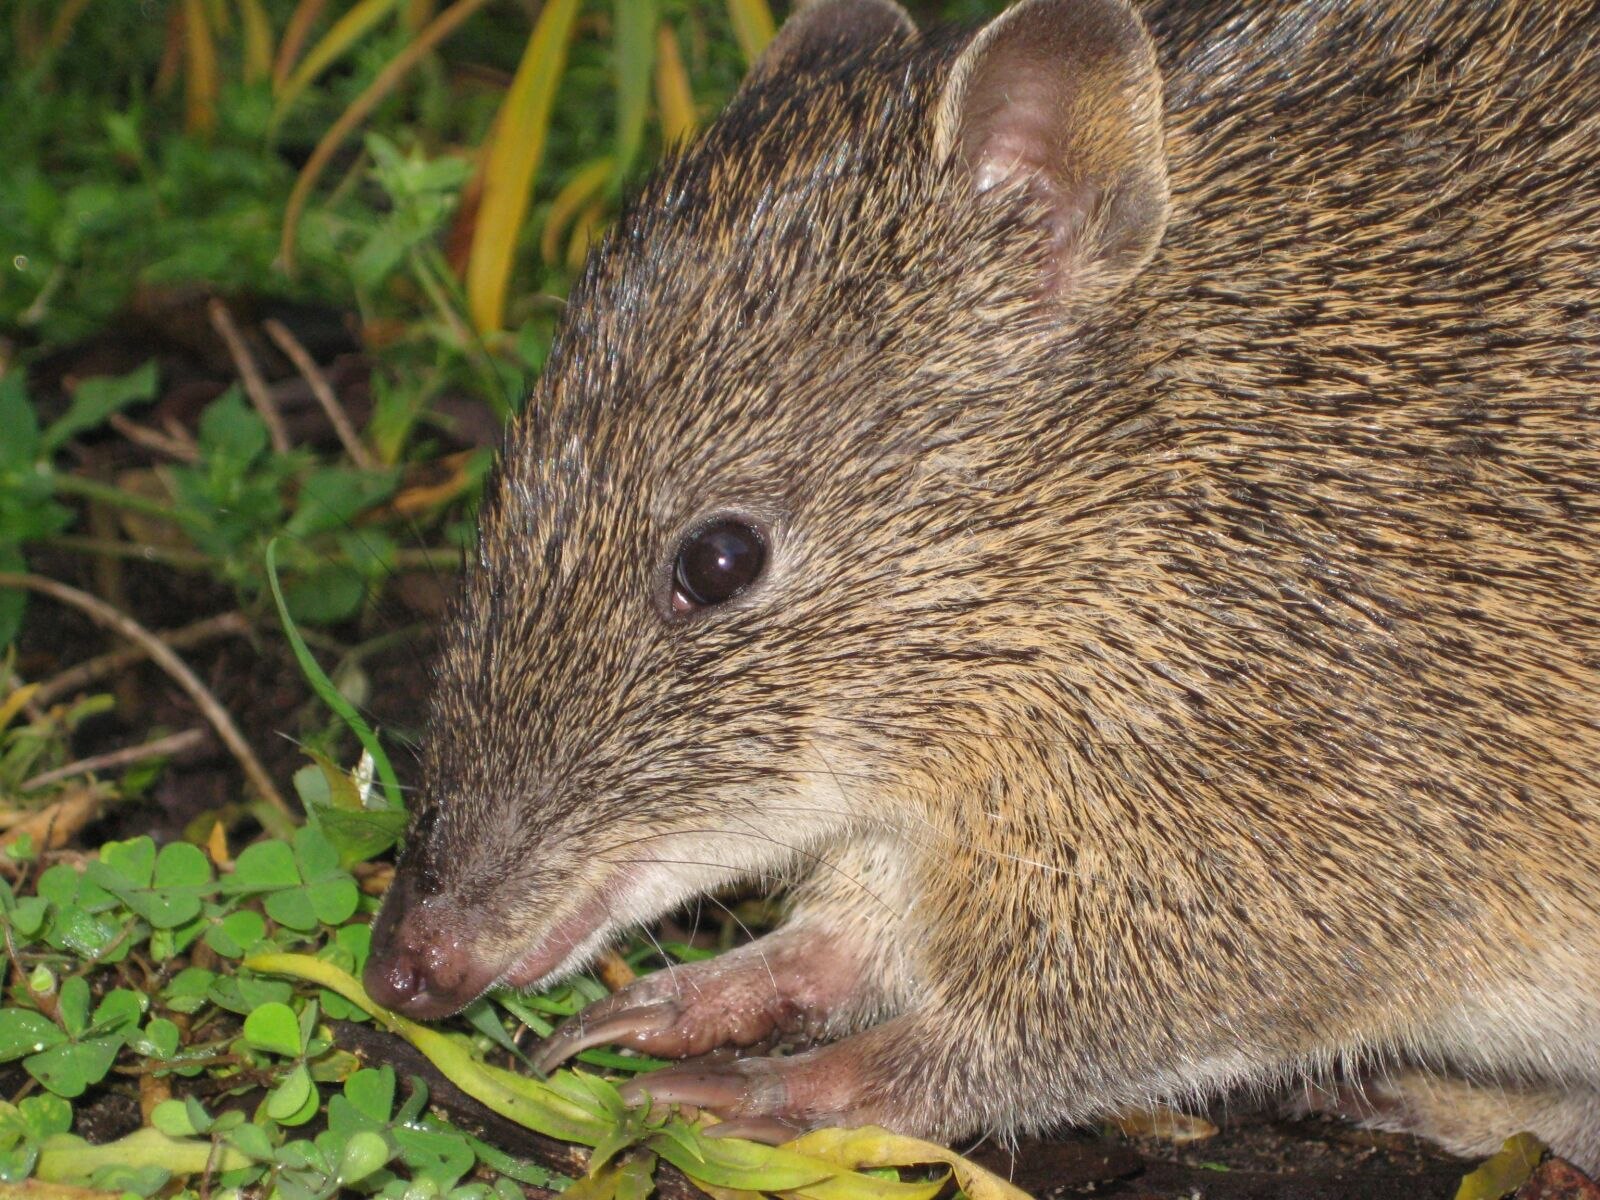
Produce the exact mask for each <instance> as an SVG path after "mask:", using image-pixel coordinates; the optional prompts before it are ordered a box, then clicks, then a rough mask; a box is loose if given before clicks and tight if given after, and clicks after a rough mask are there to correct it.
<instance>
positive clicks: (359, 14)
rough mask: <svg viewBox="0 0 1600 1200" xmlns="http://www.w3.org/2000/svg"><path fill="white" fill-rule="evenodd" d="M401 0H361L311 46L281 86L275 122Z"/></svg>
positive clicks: (273, 119) (273, 111)
mask: <svg viewBox="0 0 1600 1200" xmlns="http://www.w3.org/2000/svg"><path fill="white" fill-rule="evenodd" d="M398 3H399V0H361V2H360V3H359V4H357V5H355V7H353V8H352V9H351V10H350V11H349V12H347V13H345V14H344V16H342V17H340V18H339V19H338V20H337V21H335V22H334V23H333V28H332V29H330V30H328V32H327V33H325V34H324V35H323V37H322V40H321V41H320V42H318V43H317V44H316V45H315V46H313V47H311V51H310V53H308V54H307V55H306V56H305V58H304V60H302V61H301V63H300V65H299V66H298V67H296V68H295V69H294V70H293V71H291V72H290V73H289V77H288V78H287V79H285V80H284V81H283V87H281V88H280V89H279V90H278V95H277V103H275V104H274V105H273V107H272V125H273V127H276V126H277V124H278V122H279V121H281V120H282V119H283V115H284V113H286V112H288V111H289V108H290V106H291V105H292V104H294V102H295V100H296V99H297V98H298V97H299V95H300V93H301V92H303V91H305V90H306V86H307V85H308V84H309V83H310V82H311V81H312V80H313V79H315V78H316V77H317V76H318V75H320V74H322V72H324V71H326V70H327V69H328V68H329V67H330V66H332V65H333V63H335V62H337V61H338V60H339V58H340V57H342V56H343V55H344V54H345V53H346V52H348V51H349V49H350V48H351V47H352V46H354V45H355V44H356V43H357V42H359V41H360V40H361V39H362V38H364V37H366V35H367V34H368V33H369V32H371V30H372V27H373V26H374V25H376V24H377V23H378V22H379V21H381V20H383V19H384V18H385V17H387V16H388V15H389V14H390V13H391V12H393V11H394V9H395V5H396V4H398Z"/></svg>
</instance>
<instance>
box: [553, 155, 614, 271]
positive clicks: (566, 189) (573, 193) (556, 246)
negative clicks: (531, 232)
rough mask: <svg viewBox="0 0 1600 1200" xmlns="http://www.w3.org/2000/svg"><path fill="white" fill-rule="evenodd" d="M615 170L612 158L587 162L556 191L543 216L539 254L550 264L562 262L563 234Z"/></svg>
mask: <svg viewBox="0 0 1600 1200" xmlns="http://www.w3.org/2000/svg"><path fill="white" fill-rule="evenodd" d="M615 169H616V163H615V161H614V160H613V159H610V158H597V159H595V160H594V161H592V162H587V163H584V164H583V166H581V167H579V168H578V169H577V170H576V171H574V172H573V174H572V178H571V179H569V180H567V182H566V183H565V184H564V185H563V186H562V188H561V190H560V191H559V192H557V193H556V198H555V199H554V200H552V201H551V202H550V213H549V215H548V216H546V217H545V219H544V229H542V230H541V231H540V233H539V255H540V257H541V258H543V259H544V261H545V262H546V263H547V264H549V265H550V266H552V267H553V266H555V265H556V263H557V262H559V261H560V259H561V235H562V234H563V233H565V232H566V231H567V226H568V225H569V224H571V222H572V219H573V217H574V216H575V215H576V214H577V213H578V211H579V210H580V209H582V208H583V206H584V205H585V204H588V203H589V202H590V201H591V200H593V199H594V198H595V196H597V195H598V194H599V192H600V189H601V188H603V187H605V185H606V184H607V182H609V181H610V179H611V177H612V175H613V174H614V173H615Z"/></svg>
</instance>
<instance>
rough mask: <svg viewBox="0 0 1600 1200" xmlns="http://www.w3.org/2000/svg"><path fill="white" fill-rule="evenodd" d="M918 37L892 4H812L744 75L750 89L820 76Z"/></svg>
mask: <svg viewBox="0 0 1600 1200" xmlns="http://www.w3.org/2000/svg"><path fill="white" fill-rule="evenodd" d="M916 36H917V26H916V23H915V22H914V21H912V19H911V18H910V17H909V16H908V15H907V14H906V10H905V9H903V8H901V7H900V6H899V5H898V4H896V3H894V2H893V0H812V2H811V3H801V4H798V5H796V6H795V11H794V12H793V14H791V15H790V17H789V19H788V20H787V21H785V22H784V23H783V26H782V28H780V29H779V30H778V32H777V34H776V35H775V36H774V37H773V39H772V42H771V43H770V44H769V45H768V46H767V48H766V49H765V50H763V51H762V52H761V57H760V58H759V59H757V60H756V62H755V63H754V64H753V65H752V66H751V68H750V72H749V74H748V75H746V76H745V86H749V85H750V84H751V83H753V82H759V81H762V80H766V79H769V78H771V77H772V76H774V75H776V74H778V73H780V72H781V73H784V74H789V75H801V74H806V73H807V72H809V71H817V70H820V69H822V68H824V67H825V66H827V65H828V64H830V63H833V62H835V61H837V60H838V59H840V58H841V57H844V56H848V55H851V54H856V53H859V52H860V51H862V50H864V49H870V48H871V47H874V46H880V45H884V44H886V43H892V42H898V41H904V40H909V39H911V38H914V37H916Z"/></svg>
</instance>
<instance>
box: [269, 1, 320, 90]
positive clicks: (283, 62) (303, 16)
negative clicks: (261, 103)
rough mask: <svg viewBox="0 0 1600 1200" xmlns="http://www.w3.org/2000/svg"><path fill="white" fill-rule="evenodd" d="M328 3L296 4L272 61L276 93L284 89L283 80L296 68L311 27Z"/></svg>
mask: <svg viewBox="0 0 1600 1200" xmlns="http://www.w3.org/2000/svg"><path fill="white" fill-rule="evenodd" d="M327 5H328V0H300V3H299V4H296V5H295V6H294V12H293V13H291V14H290V16H289V23H288V25H286V26H284V29H283V41H281V42H279V43H278V57H277V58H275V59H273V61H272V91H273V94H274V95H276V94H277V93H278V92H279V91H281V90H282V89H283V81H284V80H285V79H287V78H289V72H290V71H291V70H293V69H294V64H295V63H296V61H298V60H299V58H300V51H301V50H303V49H305V45H306V38H307V37H309V36H310V34H311V27H312V26H313V25H315V24H316V23H317V18H318V17H320V16H321V15H322V10H323V9H324V8H326V7H327Z"/></svg>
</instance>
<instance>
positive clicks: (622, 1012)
mask: <svg viewBox="0 0 1600 1200" xmlns="http://www.w3.org/2000/svg"><path fill="white" fill-rule="evenodd" d="M679 1015H680V1010H679V1006H678V1004H677V1002H676V1001H674V1000H656V1001H652V1002H650V1003H647V1004H639V1005H634V1006H631V1007H628V1008H621V1009H618V1010H617V1011H615V1012H609V1013H600V1014H589V1013H582V1012H581V1013H579V1014H578V1015H577V1016H575V1017H571V1018H569V1019H568V1020H566V1021H564V1022H562V1024H561V1026H560V1028H558V1029H557V1030H556V1031H555V1032H554V1033H552V1034H551V1035H550V1036H549V1037H548V1038H546V1039H545V1041H544V1045H543V1046H541V1047H540V1048H539V1053H538V1054H536V1055H535V1056H534V1059H533V1066H534V1070H536V1071H538V1072H539V1074H541V1075H548V1074H549V1073H550V1072H551V1071H553V1070H555V1069H556V1068H557V1067H558V1066H560V1065H561V1064H562V1063H563V1062H565V1061H566V1060H567V1059H569V1058H571V1057H572V1056H573V1055H574V1054H581V1053H582V1052H583V1051H585V1050H588V1049H589V1048H590V1047H592V1046H609V1045H621V1046H626V1045H628V1044H629V1043H630V1042H632V1041H634V1040H636V1039H640V1038H645V1037H648V1036H649V1035H650V1034H654V1033H661V1032H663V1031H664V1030H667V1029H670V1028H672V1026H673V1024H674V1023H675V1022H676V1021H677V1020H678V1018H679Z"/></svg>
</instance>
